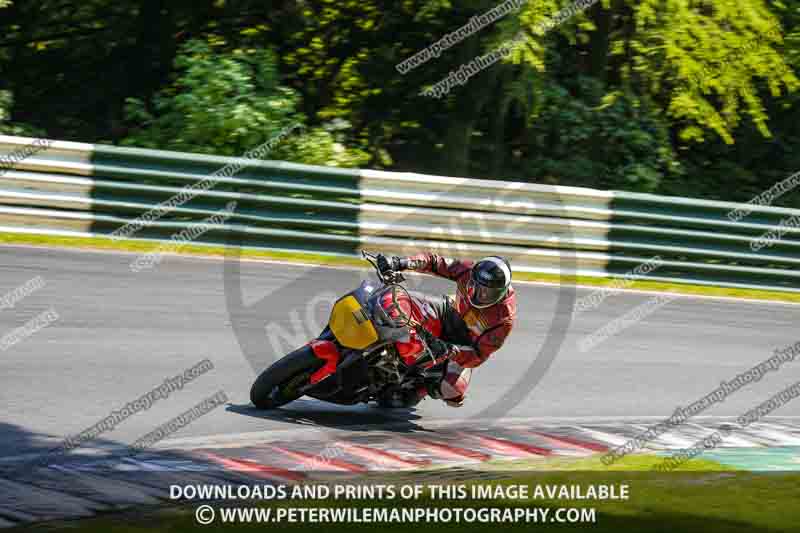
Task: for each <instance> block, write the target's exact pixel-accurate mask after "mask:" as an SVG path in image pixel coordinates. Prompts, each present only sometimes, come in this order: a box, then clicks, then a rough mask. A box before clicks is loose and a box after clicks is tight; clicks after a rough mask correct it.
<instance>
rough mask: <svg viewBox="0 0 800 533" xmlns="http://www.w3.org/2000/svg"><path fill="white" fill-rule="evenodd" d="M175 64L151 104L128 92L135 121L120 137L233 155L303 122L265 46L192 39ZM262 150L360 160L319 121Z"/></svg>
mask: <svg viewBox="0 0 800 533" xmlns="http://www.w3.org/2000/svg"><path fill="white" fill-rule="evenodd" d="M175 69H176V71H177V72H178V73H179V74H178V76H177V78H176V79H175V81H174V82H173V83H172V84H170V85H169V86H168V87H166V88H164V89H162V90H161V91H159V92H158V93H157V94H156V95H155V96H154V97H153V101H152V106H151V107H152V111H151V110H150V109H148V106H146V105H145V103H144V102H142V101H141V100H138V99H135V98H130V99H128V106H127V117H128V119H129V120H131V121H133V122H135V123H137V124H138V126H137V127H136V128H135V129H134V130H133V131H132V132H131V133H130V134H129V135H128V137H127V138H125V139H124V141H123V144H126V145H132V146H143V147H151V148H161V149H169V150H180V151H188V152H200V153H209V154H221V155H231V156H236V155H242V154H243V153H244V152H246V151H248V150H250V149H252V148H254V147H255V146H257V145H259V144H261V143H264V142H266V141H268V140H270V139H273V138H276V137H277V136H278V135H279V133H280V132H281V131H282V130H284V129H286V128H290V127H291V126H292V125H294V124H297V123H299V124H304V122H305V119H304V117H303V115H302V114H301V113H299V112H298V110H297V108H298V104H299V101H300V97H299V95H298V94H297V93H296V92H295V91H294V90H292V89H289V88H287V87H283V86H281V85H280V84H279V75H278V70H277V65H276V60H275V56H274V54H273V53H272V52H271V51H269V50H265V49H253V48H250V49H240V48H234V49H232V50H227V49H226V47H225V42H224V41H223V40H222V39H219V38H210V39H209V40H208V41H200V40H193V41H189V42H188V43H187V44H186V45H184V47H183V48H182V49H181V52H180V53H179V55H178V56H177V58H176V60H175ZM269 158H270V159H289V160H292V161H298V162H306V163H318V164H329V165H339V166H352V165H358V164H359V163H361V162H363V160H364V156H363V155H362V154H360V153H359V152H358V151H357V150H349V149H347V148H345V147H343V146H342V145H341V144H340V143H339V142H338V141H337V139H336V138H335V137H334V135H333V134H332V133H330V132H328V131H326V130H324V129H321V128H314V129H311V130H310V131H308V132H307V133H303V134H300V136H299V138H296V139H290V140H287V141H286V142H282V143H281V144H279V145H278V146H277V147H276V148H275V149H274V151H273V152H272V153H270V154H269Z"/></svg>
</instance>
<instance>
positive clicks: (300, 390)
mask: <svg viewBox="0 0 800 533" xmlns="http://www.w3.org/2000/svg"><path fill="white" fill-rule="evenodd" d="M362 257H363V258H364V259H365V260H366V261H368V262H369V263H370V264H371V265H372V266H373V268H374V269H375V272H376V274H377V278H378V283H375V282H374V281H371V280H369V279H365V280H364V281H362V282H361V285H359V286H358V288H356V289H355V290H353V291H350V292H349V293H347V294H345V295H344V296H342V297H341V298H340V299H338V300H337V301H336V302H335V304H334V305H333V308H332V310H331V313H330V318H329V320H328V324H327V326H326V327H325V329H324V330H323V332H322V333H321V334H320V335H319V336H318V337H317V338H316V339H314V340H312V341H311V342H309V343H308V344H306V345H305V346H302V347H300V348H298V349H296V350H294V351H293V352H291V353H289V354H287V355H285V356H284V357H282V358H281V359H279V360H278V361H276V362H275V363H273V364H272V365H271V366H270V367H269V368H267V369H266V370H264V371H263V372H262V373H261V374H260V375H259V376H258V378H257V379H256V381H255V382H254V383H253V386H252V388H251V389H250V400H251V401H252V402H253V405H255V406H256V407H257V408H259V409H274V408H276V407H280V406H282V405H285V404H287V403H289V402H291V401H294V400H296V399H298V398H300V397H302V396H309V397H312V398H316V399H319V400H323V401H326V402H331V403H335V404H340V405H353V404H357V403H369V402H371V401H376V402H377V403H378V405H379V406H384V407H393V406H396V405H393V404H392V402H391V401H390V399H392V398H401V397H403V396H404V395H413V394H416V391H418V390H420V387H425V389H426V390H427V391H434V390H438V383H440V382H441V380H442V377H443V374H444V371H445V367H446V364H447V360H448V357H446V356H442V357H439V358H438V359H437V358H436V357H435V356H434V354H433V353H432V352H431V349H430V347H429V342H428V341H427V340H426V339H428V340H430V339H431V336H432V335H433V333H432V332H431V331H429V330H428V329H426V328H425V325H424V324H423V323H422V322H421V321H420V320H419V313H417V315H418V316H417V317H415V313H414V306H418V304H417V303H416V302H414V301H413V299H412V298H411V295H410V294H409V292H408V290H407V289H406V288H405V287H404V286H403V282H404V281H405V277H404V276H403V275H402V274H401V273H399V272H394V271H392V270H390V269H389V270H387V269H386V268H385V267H384V270H383V271H381V268H380V267H379V265H378V262H379V256H378V255H374V254H371V253H368V252H365V251H362Z"/></svg>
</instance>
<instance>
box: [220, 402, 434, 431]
mask: <svg viewBox="0 0 800 533" xmlns="http://www.w3.org/2000/svg"><path fill="white" fill-rule="evenodd" d="M226 410H227V411H229V412H231V413H236V414H239V415H244V416H251V417H254V418H261V419H263V420H272V421H276V422H287V423H291V424H297V425H303V426H318V427H327V428H331V429H347V430H348V431H355V432H358V431H375V430H380V431H389V432H395V433H409V432H412V431H420V432H427V431H430V430H429V429H426V428H424V427H422V426H420V425H418V424H416V423H415V422H414V421H416V420H420V419H422V416H420V415H418V414H416V409H414V408H410V409H381V408H378V407H368V406H339V405H333V404H328V403H324V402H320V401H315V400H306V399H299V400H295V401H293V402H292V403H291V404H290V405H289V406H285V407H280V408H278V409H272V410H268V411H264V410H260V409H256V408H255V407H253V406H252V404H249V403H247V404H240V405H228V406H227V408H226Z"/></svg>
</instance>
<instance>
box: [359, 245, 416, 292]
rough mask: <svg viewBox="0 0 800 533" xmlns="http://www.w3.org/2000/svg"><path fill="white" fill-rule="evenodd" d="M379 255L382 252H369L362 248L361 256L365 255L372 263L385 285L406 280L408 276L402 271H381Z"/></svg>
mask: <svg viewBox="0 0 800 533" xmlns="http://www.w3.org/2000/svg"><path fill="white" fill-rule="evenodd" d="M379 255H380V254H378V255H376V254H372V253H370V252H367V251H366V250H361V257H363V258H364V259H365V260H366V261H367V262H368V263H369V264H371V265H372V267H373V268H374V269H375V273H376V274H377V275H378V279H379V280H380V282H381V283H383V284H384V285H396V284H397V283H402V282H404V281H405V280H406V278H405V276H403V275H402V274H401V273H400V272H395V271H394V270H388V271H386V272H381V269H380V268H379V267H378V256H379Z"/></svg>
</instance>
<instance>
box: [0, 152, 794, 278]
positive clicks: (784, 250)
mask: <svg viewBox="0 0 800 533" xmlns="http://www.w3.org/2000/svg"><path fill="white" fill-rule="evenodd" d="M32 142H33V139H28V138H21V137H10V136H0V157H1V156H5V155H8V154H11V153H15V151H16V152H17V153H19V151H20V150H21V149H22V148H24V147H25V146H29V145H30V144H31V143H32ZM231 163H235V164H239V165H241V170H240V171H239V172H237V173H236V174H235V175H233V176H230V177H219V178H215V180H216V184H215V186H214V187H212V188H210V189H208V190H201V191H198V192H197V194H196V195H195V196H194V197H193V198H191V199H190V200H189V201H187V202H186V203H184V204H182V205H180V206H179V207H176V208H175V209H172V210H171V211H169V212H168V213H167V214H165V215H164V216H163V217H161V218H159V219H158V220H156V221H154V222H152V223H150V224H148V225H147V226H146V227H144V228H142V229H141V230H139V231H138V232H137V233H136V234H134V235H133V236H132V238H136V239H168V238H169V237H170V235H172V234H174V233H176V232H178V231H180V230H181V229H185V228H187V227H188V226H190V225H192V224H195V223H198V222H200V221H202V220H203V219H206V218H208V217H209V216H211V215H214V214H216V213H218V212H220V211H221V210H222V209H223V208H224V207H225V205H226V204H227V203H228V202H230V201H231V200H235V201H236V202H237V208H236V211H235V213H234V214H233V215H232V216H231V217H230V218H228V219H227V221H226V222H225V223H224V224H221V225H219V226H216V227H214V229H212V230H211V231H208V232H207V233H205V234H203V235H202V237H201V238H200V241H201V242H200V243H202V244H215V245H219V244H238V245H241V246H245V247H253V248H269V249H280V250H298V251H313V252H315V253H330V254H337V255H348V256H351V255H352V256H356V255H357V254H358V252H359V250H360V249H361V248H368V249H373V250H381V251H386V252H390V253H396V254H399V253H412V252H416V251H419V250H420V249H427V250H434V251H438V252H439V253H443V254H449V255H465V256H477V255H481V254H503V255H506V256H508V257H509V258H510V259H511V261H512V263H513V265H514V267H515V269H516V270H522V271H528V272H544V273H555V274H568V275H572V274H579V275H589V276H613V275H621V274H625V273H629V272H630V271H631V270H632V269H633V268H635V267H636V266H637V265H639V264H642V263H644V262H648V261H650V260H651V259H652V258H653V257H654V256H658V257H659V258H660V259H661V260H662V262H661V263H660V265H661V266H660V267H659V268H658V269H657V270H655V271H654V272H652V273H651V274H649V275H648V276H646V279H650V280H656V281H667V282H689V283H702V284H710V285H718V286H732V287H758V288H769V289H781V290H789V291H800V253H799V252H800V228H795V227H790V226H785V225H784V226H782V227H781V221H782V220H785V219H786V218H788V217H792V216H798V215H800V210H794V209H786V208H776V207H765V206H757V205H747V206H745V205H744V204H737V203H731V202H717V201H706V200H697V199H689V198H678V197H666V196H656V195H650V194H638V193H625V192H612V191H598V190H593V189H585V188H577V187H560V186H550V185H538V184H528V183H517V182H507V181H491V180H479V179H466V178H450V177H442V176H429V175H422V174H414V173H398V172H382V171H371V170H355V169H338V168H327V167H318V166H308V165H299V164H294V163H285V162H276V161H256V160H252V159H243V158H230V157H216V156H208V155H199V154H187V153H178V152H167V151H160V150H144V149H135V148H120V147H115V146H105V145H92V144H84V143H73V142H65V141H54V142H52V144H50V146H49V147H48V148H47V149H46V150H43V151H40V152H37V153H34V154H33V155H31V156H29V157H27V158H25V159H22V160H20V161H17V162H16V163H14V165H13V168H12V169H7V170H5V171H4V172H0V231H5V232H10V231H26V232H34V233H43V234H48V233H49V234H58V235H62V236H63V235H72V236H103V235H106V236H107V235H110V234H111V233H112V232H113V231H114V230H116V229H118V228H120V227H121V226H124V225H125V224H127V223H129V222H131V221H134V220H136V219H137V217H139V216H141V215H142V214H143V213H145V212H147V211H149V210H150V209H152V208H153V207H155V206H156V205H157V204H159V203H161V202H164V201H166V200H167V199H169V198H170V197H173V196H175V195H176V194H179V193H180V192H181V191H182V190H183V188H184V187H186V186H187V185H192V184H195V183H197V182H199V181H201V180H203V179H204V178H208V177H209V176H210V175H211V174H212V173H213V172H215V171H217V170H219V169H221V168H222V167H224V166H225V165H227V164H231ZM745 207H746V208H747V210H748V211H751V213H750V214H749V215H748V216H747V217H745V218H743V219H742V220H739V221H733V220H731V219H729V218H728V216H727V215H728V213H730V212H731V211H733V210H734V209H737V208H741V209H743V208H745ZM778 227H781V228H782V229H781V231H782V232H783V233H784V236H783V237H782V238H781V239H780V240H778V241H776V242H775V243H773V245H772V246H770V247H769V248H764V249H762V250H760V251H758V252H756V251H753V250H752V249H751V247H750V243H751V241H752V240H753V239H754V238H757V237H758V236H760V235H762V234H764V233H765V232H767V231H770V230H775V229H777V228H778ZM633 277H635V276H633Z"/></svg>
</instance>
